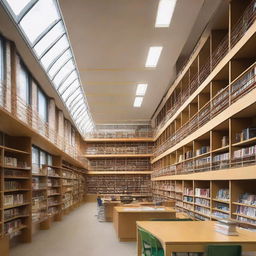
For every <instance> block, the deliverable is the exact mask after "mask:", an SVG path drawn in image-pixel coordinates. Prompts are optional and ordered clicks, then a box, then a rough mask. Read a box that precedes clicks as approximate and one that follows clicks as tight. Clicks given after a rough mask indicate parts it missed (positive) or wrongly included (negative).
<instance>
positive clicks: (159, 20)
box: [155, 0, 176, 28]
mask: <svg viewBox="0 0 256 256" xmlns="http://www.w3.org/2000/svg"><path fill="white" fill-rule="evenodd" d="M175 5H176V0H159V4H158V10H157V16H156V23H155V27H156V28H167V27H169V26H170V23H171V19H172V16H173V12H174V9H175Z"/></svg>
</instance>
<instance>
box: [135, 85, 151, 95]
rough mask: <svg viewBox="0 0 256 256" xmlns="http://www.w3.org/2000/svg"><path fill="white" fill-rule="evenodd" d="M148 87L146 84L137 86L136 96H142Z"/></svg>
mask: <svg viewBox="0 0 256 256" xmlns="http://www.w3.org/2000/svg"><path fill="white" fill-rule="evenodd" d="M147 87H148V85H147V84H138V85H137V90H136V96H144V95H145V93H146V90H147Z"/></svg>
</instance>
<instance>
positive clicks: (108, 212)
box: [103, 200, 155, 221]
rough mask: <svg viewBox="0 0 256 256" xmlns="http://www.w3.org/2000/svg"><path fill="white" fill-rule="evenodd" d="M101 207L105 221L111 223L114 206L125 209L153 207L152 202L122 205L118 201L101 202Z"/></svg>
mask: <svg viewBox="0 0 256 256" xmlns="http://www.w3.org/2000/svg"><path fill="white" fill-rule="evenodd" d="M103 205H104V208H105V221H113V210H114V207H116V206H125V207H139V206H142V205H148V206H149V205H151V206H152V205H155V204H154V203H153V202H136V203H131V204H123V203H122V202H121V201H120V200H116V201H113V200H103Z"/></svg>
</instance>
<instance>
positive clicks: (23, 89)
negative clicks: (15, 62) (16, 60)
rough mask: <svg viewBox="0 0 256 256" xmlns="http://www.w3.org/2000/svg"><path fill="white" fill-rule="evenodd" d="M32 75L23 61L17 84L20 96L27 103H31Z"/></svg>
mask: <svg viewBox="0 0 256 256" xmlns="http://www.w3.org/2000/svg"><path fill="white" fill-rule="evenodd" d="M30 87H31V86H30V77H29V74H28V71H27V69H26V68H25V67H24V65H23V64H22V63H21V65H20V70H19V78H18V85H17V93H18V96H19V97H20V98H21V99H22V100H23V101H24V102H25V103H26V104H30Z"/></svg>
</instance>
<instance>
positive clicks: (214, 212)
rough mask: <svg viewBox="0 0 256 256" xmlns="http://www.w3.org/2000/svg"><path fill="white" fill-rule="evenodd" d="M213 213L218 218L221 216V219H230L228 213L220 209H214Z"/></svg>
mask: <svg viewBox="0 0 256 256" xmlns="http://www.w3.org/2000/svg"><path fill="white" fill-rule="evenodd" d="M212 215H213V217H217V218H220V219H228V218H229V214H228V213H224V212H219V211H213V212H212Z"/></svg>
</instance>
